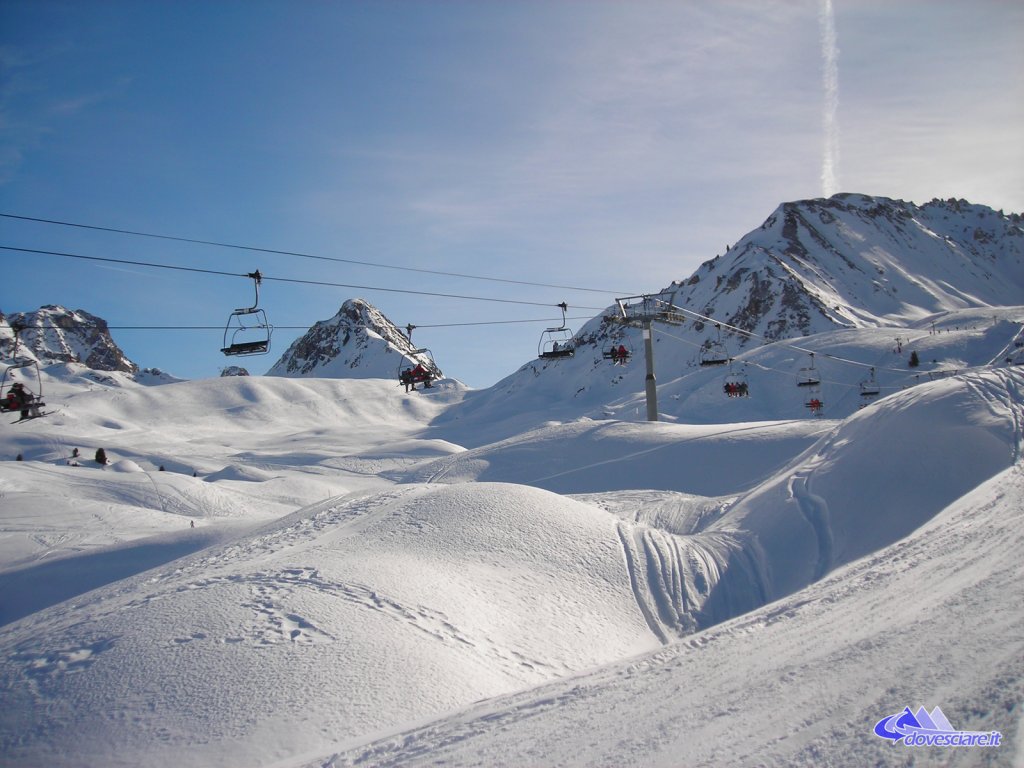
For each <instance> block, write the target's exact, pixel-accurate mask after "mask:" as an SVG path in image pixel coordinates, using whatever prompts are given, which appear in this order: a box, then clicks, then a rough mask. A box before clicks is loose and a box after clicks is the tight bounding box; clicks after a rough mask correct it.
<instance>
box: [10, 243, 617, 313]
mask: <svg viewBox="0 0 1024 768" xmlns="http://www.w3.org/2000/svg"><path fill="white" fill-rule="evenodd" d="M0 250H5V251H17V252H19V253H34V254H39V255H44V256H65V257H67V258H71V259H83V260H86V261H103V262H108V263H113V264H128V265H131V266H137V267H153V268H156V269H173V270H177V271H179V272H197V273H201V274H206V275H223V276H225V277H245V278H249V277H251V275H250V273H238V272H225V271H222V270H216V269H201V268H199V267H183V266H179V265H174V264H158V263H155V262H146V261H135V260H131V259H115V258H111V257H109V256H84V255H82V254H77V253H67V252H66V251H46V250H40V249H34V248H15V247H14V246H9V245H0ZM262 278H263V280H264V281H273V282H278V283H293V284H297V285H318V286H324V287H328V288H354V289H356V290H360V291H379V292H384V293H404V294H411V295H415V296H433V297H437V298H444V299H460V300H464V301H489V302H494V303H498V304H520V305H523V306H531V307H550V306H552V305H551V304H550V303H548V302H544V301H523V300H522V299H499V298H496V297H493V296H470V295H466V294H456V293H438V292H436V291H414V290H411V289H408V288H383V287H380V286H373V285H354V284H351V283H333V282H328V281H325V280H302V279H299V278H293V277H270V276H269V275H263V276H262ZM573 306H574V308H576V309H590V310H594V311H602V310H604V309H606V307H582V306H579V305H573Z"/></svg>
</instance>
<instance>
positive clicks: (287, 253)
mask: <svg viewBox="0 0 1024 768" xmlns="http://www.w3.org/2000/svg"><path fill="white" fill-rule="evenodd" d="M0 217H3V218H5V219H16V220H19V221H32V222H36V223H39V224H55V225H58V226H62V227H74V228H77V229H89V230H93V231H96V232H112V233H115V234H119V235H132V236H134V237H149V238H153V239H156V240H171V241H173V242H177V243H191V244H193V245H210V246H213V247H216V248H230V249H234V250H239V251H252V252H254V253H269V254H274V255H276V256H295V257H298V258H302V259H316V260H318V261H334V262H338V263H341V264H355V265H358V266H363V267H375V268H377V269H395V270H401V271H405V272H419V273H422V274H428V275H440V276H442V277H461V278H465V279H467V280H486V281H490V282H495V283H509V284H511V285H526V286H532V287H537V288H559V289H561V290H566V291H584V292H587V293H601V294H604V295H606V296H614V295H616V294H617V293H622V291H606V290H602V289H600V288H582V287H579V286H573V285H558V284H556V283H541V282H534V281H530V280H513V279H511V278H505V277H489V276H486V275H470V274H467V273H464V272H446V271H443V270H439V269H424V268H422V267H406V266H401V265H398V264H381V263H378V262H374V261H360V260H359V259H344V258H341V257H339V256H320V255H317V254H312V253H302V252H301V251H285V250H278V249H276V248H262V247H259V246H254V245H238V244H236V243H222V242H218V241H216V240H201V239H198V238H194V237H178V236H175V235H160V234H155V233H152V232H140V231H137V230H132V229H118V228H116V227H101V226H97V225H95V224H80V223H76V222H71V221H59V220H57V219H41V218H37V217H34V216H18V215H16V214H13V213H0Z"/></svg>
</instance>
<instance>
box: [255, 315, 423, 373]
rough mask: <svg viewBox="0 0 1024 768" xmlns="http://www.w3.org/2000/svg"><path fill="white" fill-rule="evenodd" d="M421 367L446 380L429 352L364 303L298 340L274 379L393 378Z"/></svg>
mask: <svg viewBox="0 0 1024 768" xmlns="http://www.w3.org/2000/svg"><path fill="white" fill-rule="evenodd" d="M417 362H420V363H423V364H424V365H425V366H427V367H429V368H431V369H432V370H433V371H434V374H435V377H437V378H439V377H440V376H441V372H440V370H438V369H437V366H436V365H435V364H434V362H433V360H432V359H431V358H430V356H429V355H428V354H427V353H426V352H419V353H418V352H417V349H416V347H414V346H413V344H412V342H411V341H410V340H409V339H408V337H407V336H406V335H405V334H404V333H402V331H401V330H399V328H398V326H396V325H395V324H394V323H392V322H391V321H390V320H388V318H386V317H385V316H384V315H383V314H382V313H381V312H380V310H378V309H377V308H376V307H374V306H373V305H372V304H370V303H369V302H367V301H364V300H363V299H349V300H348V301H346V302H345V303H344V304H342V306H341V309H339V310H338V314H336V315H335V316H334V317H332V318H331V319H330V320H321V321H319V322H317V323H316V324H315V325H314V326H313V327H312V328H310V329H309V331H308V332H307V333H306V334H305V335H303V336H302V337H301V338H299V339H297V340H296V341H295V342H294V343H293V344H292V345H291V346H290V347H289V348H288V350H287V351H286V352H285V353H284V354H283V355H282V356H281V358H280V359H279V360H278V361H277V362H276V363H275V364H274V366H273V367H272V368H271V369H270V370H269V371H268V372H267V375H268V376H291V377H299V376H316V377H322V378H360V379H372V378H393V377H397V375H398V370H399V368H400V367H402V366H403V365H408V366H411V365H415V363H417Z"/></svg>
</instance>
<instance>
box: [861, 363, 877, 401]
mask: <svg viewBox="0 0 1024 768" xmlns="http://www.w3.org/2000/svg"><path fill="white" fill-rule="evenodd" d="M880 392H881V388H880V387H879V386H878V381H876V380H875V369H874V368H872V369H871V375H870V376H868V378H866V379H864V381H862V382H861V383H860V396H861V397H863V398H864V399H865V400H869V399H871V398H872V397H878V394H879V393H880Z"/></svg>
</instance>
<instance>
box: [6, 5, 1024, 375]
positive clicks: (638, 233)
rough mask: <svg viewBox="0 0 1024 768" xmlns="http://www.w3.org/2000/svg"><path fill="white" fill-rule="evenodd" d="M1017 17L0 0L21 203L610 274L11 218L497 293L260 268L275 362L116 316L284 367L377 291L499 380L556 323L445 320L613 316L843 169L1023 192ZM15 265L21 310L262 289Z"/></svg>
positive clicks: (899, 9)
mask: <svg viewBox="0 0 1024 768" xmlns="http://www.w3.org/2000/svg"><path fill="white" fill-rule="evenodd" d="M827 10H830V11H831V17H832V19H833V20H834V28H835V41H836V46H835V48H833V49H832V53H833V58H832V60H833V61H834V62H835V75H836V77H835V79H834V82H833V88H832V92H831V93H830V92H829V90H830V88H829V84H828V79H827V77H826V75H827V68H828V67H827V62H828V55H827V53H828V50H827V49H828V44H827V42H825V41H824V39H823V34H822V32H823V29H824V24H823V18H824V17H827V16H828V15H829V14H828V13H827V12H826V11H827ZM823 14H824V16H823ZM1021 39H1024V4H1021V3H1016V2H1003V1H1002V0H999V1H995V0H990V1H985V0H981V1H979V0H962V1H959V0H958V1H957V2H948V1H946V0H928V1H927V2H925V1H923V0H922V1H920V2H917V1H915V0H901V2H896V3H893V2H891V1H889V2H874V1H873V0H832V2H831V3H830V4H828V5H826V4H825V0H806V1H800V2H778V3H771V2H764V1H763V0H756V1H755V0H751V1H749V2H684V1H682V0H680V1H679V2H646V1H643V0H640V1H638V2H628V3H627V2H614V3H602V2H584V1H583V0H573V1H571V2H570V1H569V0H565V1H564V2H498V1H497V0H490V1H489V2H470V1H469V0H458V1H451V2H434V1H431V0H419V1H417V2H413V1H412V0H406V1H403V2H323V1H321V2H284V1H283V0H282V1H278V2H269V1H264V2H260V1H258V0H257V1H252V0H246V1H245V2H241V1H240V0H239V1H236V2H220V1H216V0H214V1H210V0H205V1H204V2H187V1H185V2H181V1H178V2H170V0H167V1H161V2H139V1H138V0H133V1H131V2H118V1H117V0H103V1H102V2H101V1H98V0H96V1H92V0H90V1H86V2H82V1H81V0H79V1H76V2H66V3H64V2H49V1H48V0H31V1H25V0H0V212H3V213H11V214H17V215H22V216H29V217H38V218H45V219H57V220H62V221H70V222H78V223H83V224H90V225H97V226H102V227H113V228H122V229H130V230H136V231H144V232H153V233H159V234H166V235H174V236H179V237H186V238H195V239H202V240H212V241H218V242H225V243H234V244H240V245H252V246H258V247H262V248H268V249H275V250H284V251H295V252H301V253H306V254H314V255H320V256H328V257H332V258H340V259H351V260H357V261H366V262H374V263H381V264H388V265H394V266H406V267H414V268H418V269H431V270H438V271H444V272H458V273H468V274H474V275H481V276H491V277H497V278H504V279H509V280H521V281H528V282H539V283H554V284H561V285H570V286H579V287H589V288H597V289H600V290H601V291H607V293H591V292H577V291H567V290H564V289H553V288H542V287H535V286H522V285H513V284H506V283H497V282H488V281H479V280H469V279H465V278H453V277H444V276H437V275H427V274H424V273H417V272H408V271H401V270H394V269H380V268H372V267H364V266H356V265H351V264H343V263H338V262H328V261H322V260H311V259H301V258H296V257H289V256H281V255H270V254H266V253H250V252H245V251H239V250H237V249H222V248H213V247H208V246H197V245H189V244H185V243H180V242H172V241H162V240H153V239H145V238H137V237H128V236H124V235H115V234H110V233H101V232H96V231H89V230H82V229H71V228H65V227H57V226H52V225H43V224H36V223H29V222H24V221H17V220H12V219H0V244H2V245H8V246H13V247H21V248H34V249H41V250H52V251H66V252H70V253H76V254H82V255H89V256H101V257H109V258H117V259H125V260H133V261H147V262H158V263H166V264H174V265H179V266H190V267H194V268H201V269H210V270H214V271H225V272H231V273H233V274H241V273H245V272H249V271H252V270H254V269H256V268H259V269H260V270H261V271H262V272H263V273H264V274H266V275H268V276H276V277H281V278H288V279H296V280H309V281H318V282H333V283H347V284H354V285H362V286H369V287H373V288H378V287H379V288H391V289H405V290H418V291H429V292H436V293H448V294H460V295H466V296H475V297H479V299H486V298H494V299H503V300H504V302H496V301H486V300H453V299H444V298H439V297H422V296H415V295H410V294H402V293H395V292H384V291H376V290H353V289H344V288H337V287H324V286H315V285H298V284H293V283H285V282H272V281H268V282H265V283H264V286H263V291H262V296H261V298H262V301H261V306H263V307H265V308H266V310H267V312H268V315H269V317H270V321H271V322H272V323H273V324H274V325H275V326H278V330H277V331H276V332H275V334H274V347H273V351H272V354H271V355H269V356H266V357H253V358H245V359H243V360H238V361H230V360H227V359H226V358H224V357H223V356H222V355H221V354H220V352H219V351H218V350H219V348H220V346H221V334H220V333H219V332H217V331H202V330H180V331H170V330H165V331H150V332H143V331H136V330H124V331H120V330H114V331H113V334H114V338H115V340H116V341H117V342H118V343H119V344H120V345H121V346H122V348H123V349H125V351H126V352H127V354H128V355H129V357H131V358H132V359H133V360H135V361H136V362H137V363H139V364H140V365H143V366H156V367H160V368H163V369H165V370H168V371H170V372H172V373H175V374H176V375H179V376H183V377H187V378H199V377H204V376H211V375H217V373H218V371H219V369H220V368H221V367H223V366H224V365H225V364H227V363H230V362H242V363H244V364H245V365H246V366H247V367H248V368H249V369H250V370H251V371H252V372H254V373H262V372H264V371H265V370H266V369H267V368H269V367H270V365H271V364H272V363H273V362H274V360H276V359H277V356H278V355H280V354H281V353H282V352H283V351H284V350H285V349H286V348H287V345H288V344H289V343H290V342H291V341H292V340H293V339H294V338H295V337H297V336H298V335H300V334H301V333H302V330H303V329H305V328H308V327H309V326H310V325H312V324H313V323H314V322H315V321H317V320H322V319H326V318H328V317H331V316H332V315H333V314H334V313H335V312H336V311H337V309H338V307H339V306H340V305H341V303H342V302H343V301H344V300H345V299H347V298H351V297H354V296H360V297H363V298H365V299H367V300H368V301H370V302H372V303H374V304H375V305H376V306H378V307H379V308H380V309H381V310H382V311H383V312H384V313H385V314H386V315H388V316H389V317H390V318H391V319H392V320H394V321H395V322H396V323H398V324H399V325H405V324H406V323H410V322H411V323H414V324H416V325H418V326H420V330H418V331H417V332H416V336H415V340H416V341H417V342H418V343H420V344H423V345H426V346H428V347H430V348H431V349H432V350H433V353H434V356H435V358H437V360H438V362H439V363H440V364H441V366H442V368H444V369H445V372H446V373H448V374H449V375H454V376H456V377H458V378H461V379H462V380H464V381H465V382H467V383H468V384H470V385H471V386H476V387H482V386H488V385H490V384H492V383H494V382H495V381H497V380H498V379H499V378H501V377H503V376H504V375H507V374H508V373H511V372H512V371H514V370H515V369H516V368H517V367H518V366H519V365H521V364H522V363H524V362H526V361H527V360H529V359H530V358H531V357H532V356H533V355H535V354H536V346H537V340H538V337H539V335H540V333H541V331H542V330H543V328H544V325H545V323H544V322H540V323H536V324H509V325H471V326H465V325H460V326H454V327H438V328H428V327H427V326H430V325H450V324H456V323H485V322H493V321H507V320H532V319H541V320H543V319H547V320H551V319H557V318H558V317H559V314H558V311H557V310H556V309H554V305H555V304H557V303H558V302H560V301H566V302H568V303H569V305H570V316H576V317H590V316H593V315H594V314H596V310H595V309H593V308H600V307H604V306H606V305H608V304H610V303H611V302H612V301H613V299H614V297H615V296H616V295H620V296H621V295H629V294H632V293H637V292H641V291H655V290H658V289H659V288H661V287H663V286H665V285H667V284H668V283H669V282H670V281H672V280H673V279H681V278H685V277H688V276H689V275H690V274H691V273H692V272H693V271H694V269H696V267H697V266H698V265H699V264H700V263H701V262H703V261H705V260H707V259H709V258H713V257H714V256H715V255H717V254H719V253H721V252H723V251H724V250H725V246H726V244H731V243H734V242H735V241H736V240H738V239H739V238H740V237H742V236H743V235H744V234H745V233H747V232H748V231H750V230H752V229H754V228H756V227H757V226H759V225H760V224H761V222H762V221H764V219H766V218H767V217H768V216H769V215H770V214H771V213H772V211H773V210H774V209H775V208H776V207H777V206H778V205H779V204H780V203H781V202H784V201H788V200H797V199H802V198H808V197H820V196H822V195H824V194H828V193H831V192H834V191H842V192H862V193H866V194H873V195H883V196H888V197H896V198H902V199H905V200H911V201H914V202H918V203H923V202H926V201H928V200H930V199H932V198H933V197H943V198H945V197H963V198H966V199H968V200H971V201H972V202H978V203H984V204H987V205H991V206H993V207H995V208H1003V209H1005V210H1007V211H1018V212H1019V211H1024V142H1022V141H1021V137H1022V136H1024V46H1021V45H1020V40H1021ZM830 99H831V100H832V101H831V103H832V105H833V107H834V109H833V111H832V112H830V111H829V109H828V105H829V103H830ZM826 165H828V166H829V167H831V168H832V170H831V171H830V172H828V173H827V174H826V172H825V170H824V169H825V168H826ZM826 176H827V178H826ZM830 187H831V188H830ZM0 260H2V261H0V263H2V264H3V265H4V269H5V274H6V275H11V274H17V275H18V279H17V280H10V279H5V280H4V281H3V284H2V286H0V310H3V311H5V312H12V311H25V310H32V309H36V308H38V307H39V306H41V305H43V304H51V303H56V304H63V305H65V306H68V307H70V308H74V309H77V308H81V309H85V310H87V311H89V312H92V313H93V314H96V315H99V316H100V317H103V318H104V319H106V320H107V321H108V322H109V323H110V324H111V326H115V327H116V326H139V325H156V326H189V325H195V326H223V325H224V323H225V321H226V320H227V316H228V314H229V313H230V311H231V309H233V308H235V307H238V306H245V305H247V304H248V303H250V299H251V291H252V289H251V284H250V283H249V282H248V281H246V280H244V279H242V278H237V277H224V276H217V275H201V274H197V273H188V272H179V271H171V270H160V269H152V268H144V267H136V266H124V265H114V264H109V263H100V262H93V261H84V260H76V259H69V258H63V257H56V256H43V255H28V254H23V253H16V252H11V251H0ZM22 267H28V268H25V269H23V268H22ZM520 301H521V302H524V303H523V304H516V303H508V302H520ZM531 302H532V303H531ZM534 304H537V305H543V306H535V305H534ZM581 322H582V321H579V322H577V323H576V324H577V325H579V324H581Z"/></svg>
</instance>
